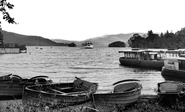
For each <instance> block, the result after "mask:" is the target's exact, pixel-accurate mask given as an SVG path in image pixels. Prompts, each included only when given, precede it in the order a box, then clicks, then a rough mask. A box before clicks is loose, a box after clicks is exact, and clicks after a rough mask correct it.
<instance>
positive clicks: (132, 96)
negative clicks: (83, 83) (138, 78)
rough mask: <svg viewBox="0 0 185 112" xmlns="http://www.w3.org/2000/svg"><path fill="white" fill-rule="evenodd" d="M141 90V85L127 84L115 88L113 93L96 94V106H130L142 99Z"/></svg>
mask: <svg viewBox="0 0 185 112" xmlns="http://www.w3.org/2000/svg"><path fill="white" fill-rule="evenodd" d="M125 88H126V89H127V90H126V89H125ZM133 88H135V89H133ZM141 88H142V87H141V85H140V84H139V83H126V84H124V85H120V86H119V87H118V86H117V88H116V87H115V88H114V92H113V93H99V94H98V93H96V94H94V101H95V103H96V105H108V106H111V105H124V106H126V105H130V104H132V103H134V102H136V101H137V100H138V98H139V97H140V95H141ZM123 89H125V90H123Z"/></svg>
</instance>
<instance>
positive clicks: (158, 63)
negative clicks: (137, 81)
mask: <svg viewBox="0 0 185 112" xmlns="http://www.w3.org/2000/svg"><path fill="white" fill-rule="evenodd" d="M119 61H120V63H121V65H125V66H135V67H141V68H150V69H158V70H161V69H162V67H163V66H164V61H163V60H138V59H126V58H124V57H120V58H119Z"/></svg>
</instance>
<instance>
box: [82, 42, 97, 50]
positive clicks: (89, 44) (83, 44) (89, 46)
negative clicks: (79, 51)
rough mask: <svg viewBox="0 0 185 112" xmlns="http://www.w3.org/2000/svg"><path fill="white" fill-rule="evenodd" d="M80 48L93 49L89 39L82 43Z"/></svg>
mask: <svg viewBox="0 0 185 112" xmlns="http://www.w3.org/2000/svg"><path fill="white" fill-rule="evenodd" d="M82 48H84V49H93V48H94V45H93V43H92V42H91V41H88V42H84V43H82Z"/></svg>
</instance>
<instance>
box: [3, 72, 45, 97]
mask: <svg viewBox="0 0 185 112" xmlns="http://www.w3.org/2000/svg"><path fill="white" fill-rule="evenodd" d="M37 77H38V78H39V79H41V78H40V77H39V76H37ZM42 77H43V76H42ZM33 78H34V77H33ZM35 80H36V79H33V80H30V79H22V78H21V77H20V76H18V75H12V74H9V75H5V76H1V77H0V100H13V99H21V98H22V94H23V92H24V88H25V87H26V86H29V85H35ZM45 83H46V82H45Z"/></svg>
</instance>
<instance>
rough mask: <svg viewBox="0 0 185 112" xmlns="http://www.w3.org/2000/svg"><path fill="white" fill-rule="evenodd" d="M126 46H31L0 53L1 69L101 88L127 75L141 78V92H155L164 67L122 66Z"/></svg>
mask: <svg viewBox="0 0 185 112" xmlns="http://www.w3.org/2000/svg"><path fill="white" fill-rule="evenodd" d="M123 49H124V48H107V47H105V48H94V49H81V48H78V47H75V48H70V47H40V46H39V47H35V46H34V47H28V52H27V53H22V54H1V55H0V58H1V59H0V73H1V74H2V75H4V74H8V73H12V74H16V75H20V76H22V77H27V78H30V77H33V76H37V75H47V76H49V77H50V79H52V80H53V81H54V82H70V81H73V80H74V77H75V76H77V77H80V78H82V79H85V80H88V81H92V82H97V83H99V87H98V92H107V91H111V90H112V84H113V83H115V82H117V81H120V80H124V79H133V78H134V79H139V80H141V83H142V86H143V89H142V94H156V93H155V92H154V88H156V87H157V83H158V82H162V81H164V78H163V77H162V76H161V71H157V70H146V69H139V68H131V67H125V66H121V65H120V63H119V57H120V56H121V54H119V53H118V51H120V50H123Z"/></svg>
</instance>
